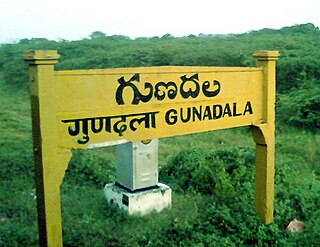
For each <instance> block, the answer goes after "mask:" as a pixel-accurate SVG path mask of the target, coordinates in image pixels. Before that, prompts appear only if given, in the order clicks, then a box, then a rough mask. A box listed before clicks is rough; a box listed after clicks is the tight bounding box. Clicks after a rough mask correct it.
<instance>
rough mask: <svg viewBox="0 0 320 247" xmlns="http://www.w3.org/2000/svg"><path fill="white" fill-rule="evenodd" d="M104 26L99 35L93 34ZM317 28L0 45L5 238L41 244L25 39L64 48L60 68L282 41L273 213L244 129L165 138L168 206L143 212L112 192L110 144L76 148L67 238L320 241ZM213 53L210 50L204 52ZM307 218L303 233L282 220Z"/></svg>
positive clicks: (243, 49) (185, 57)
mask: <svg viewBox="0 0 320 247" xmlns="http://www.w3.org/2000/svg"><path fill="white" fill-rule="evenodd" d="M97 34H99V35H97ZM319 39H320V33H319V30H318V29H317V28H315V27H314V26H313V25H312V24H306V25H302V26H294V27H288V28H283V29H281V30H268V29H265V30H261V31H257V32H251V33H247V34H239V35H231V36H209V37H195V36H189V37H184V38H174V37H172V36H170V35H166V36H164V37H161V38H159V37H154V38H150V39H145V38H144V39H136V40H130V39H128V38H126V37H118V36H104V35H101V33H95V35H92V36H91V37H90V39H85V40H81V41H74V42H68V41H59V42H54V41H47V40H42V39H41V40H39V39H34V40H21V41H20V42H19V43H18V44H7V45H2V46H0V168H1V170H0V171H1V173H0V246H37V245H38V242H37V240H38V236H37V214H36V200H35V196H36V195H35V184H34V169H33V156H32V155H33V152H32V139H31V117H30V103H29V96H28V92H27V90H26V88H27V80H26V70H25V68H26V66H25V65H24V63H23V61H22V58H21V54H22V51H24V50H28V49H58V50H59V52H60V53H61V55H62V57H61V60H60V63H59V64H58V65H57V68H58V69H67V68H68V69H74V68H99V67H117V66H119V67H120V66H142V65H193V64H195V65H230V66H246V65H253V64H254V61H253V60H252V58H251V56H250V54H251V53H252V52H253V51H254V50H257V49H273V50H275V49H279V50H280V52H281V53H282V57H281V58H280V60H279V62H278V68H277V69H278V82H277V83H278V86H279V87H278V94H277V108H276V110H277V129H276V164H275V165H276V175H275V204H274V205H275V219H274V223H272V224H271V225H268V226H265V225H263V224H261V222H260V221H259V219H258V218H257V216H256V215H255V213H254V210H253V208H254V205H253V196H254V169H255V168H254V142H253V140H252V137H251V133H250V131H249V129H248V128H236V129H230V130H221V131H214V132H206V133H201V134H194V135H186V136H180V137H173V138H166V139H161V140H160V143H159V145H160V146H159V169H160V180H161V181H162V182H164V183H167V184H169V185H170V186H171V188H172V189H173V206H172V209H171V210H169V209H167V210H164V211H163V212H161V213H160V214H151V215H148V216H146V217H143V218H139V217H133V216H128V215H126V214H125V213H123V212H120V211H119V210H117V209H116V208H114V207H113V206H110V205H109V204H107V203H106V200H105V199H104V195H103V192H102V189H103V186H104V185H105V183H109V182H113V181H114V178H115V148H114V147H108V148H100V149H93V150H85V151H74V153H73V158H72V160H71V162H70V164H69V168H68V170H67V172H66V176H65V178H64V181H63V184H62V188H61V193H62V215H63V216H62V219H63V238H64V245H65V246H121V247H122V246H132V247H135V246H250V245H252V246H319V245H320V234H319V225H320V211H319V210H318V209H319V208H320V178H319V176H320V164H319V160H320V148H319V146H320V137H319V127H320V117H319V113H320V99H319V95H320V87H319V81H320V73H319V72H320V67H319V61H320V53H318V51H319V44H320V42H319V41H320V40H319ZM204 50H205V51H206V52H203V51H204ZM295 218H296V219H298V220H300V221H303V222H304V225H305V228H304V230H303V231H302V232H300V233H295V234H291V233H288V232H287V231H286V226H287V225H288V224H289V222H290V221H291V220H293V219H295Z"/></svg>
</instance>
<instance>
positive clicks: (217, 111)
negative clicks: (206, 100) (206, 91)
mask: <svg viewBox="0 0 320 247" xmlns="http://www.w3.org/2000/svg"><path fill="white" fill-rule="evenodd" d="M212 112H213V119H218V118H221V117H222V106H221V105H213V106H212Z"/></svg>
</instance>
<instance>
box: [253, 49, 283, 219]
mask: <svg viewBox="0 0 320 247" xmlns="http://www.w3.org/2000/svg"><path fill="white" fill-rule="evenodd" d="M253 56H254V57H255V58H256V59H257V61H258V67H262V68H263V88H262V90H263V99H262V101H263V102H262V103H263V108H262V109H263V112H262V117H263V119H262V121H261V124H257V125H254V126H252V133H253V138H254V141H255V143H256V173H255V186H256V188H255V211H256V213H257V214H258V215H259V216H260V217H261V219H262V221H263V222H264V223H265V224H270V223H271V222H272V221H273V201H274V162H275V158H274V155H275V140H274V139H275V136H274V131H275V61H276V60H277V59H278V57H279V52H278V51H257V52H255V53H254V54H253Z"/></svg>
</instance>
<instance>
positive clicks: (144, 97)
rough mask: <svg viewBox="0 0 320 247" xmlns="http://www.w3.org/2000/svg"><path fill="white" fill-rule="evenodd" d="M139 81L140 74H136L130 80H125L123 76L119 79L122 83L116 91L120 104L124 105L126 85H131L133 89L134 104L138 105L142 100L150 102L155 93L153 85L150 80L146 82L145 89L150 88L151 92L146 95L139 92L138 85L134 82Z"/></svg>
mask: <svg viewBox="0 0 320 247" xmlns="http://www.w3.org/2000/svg"><path fill="white" fill-rule="evenodd" d="M139 81H140V75H139V74H134V75H133V76H132V77H131V78H130V79H129V80H128V81H125V79H124V77H123V76H122V77H120V78H119V79H118V82H119V84H120V86H119V87H118V89H117V92H116V101H117V103H118V105H124V101H123V90H124V88H125V87H130V88H131V89H132V90H133V99H132V102H131V104H133V105H138V104H139V102H140V101H142V102H148V101H149V100H150V99H151V98H152V95H153V87H152V85H151V84H150V83H148V82H146V83H145V84H144V89H149V92H148V93H147V94H146V95H143V94H141V93H140V92H139V90H138V88H137V87H136V85H134V84H133V83H132V82H139Z"/></svg>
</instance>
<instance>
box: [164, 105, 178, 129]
mask: <svg viewBox="0 0 320 247" xmlns="http://www.w3.org/2000/svg"><path fill="white" fill-rule="evenodd" d="M165 120H166V122H167V124H169V125H173V124H176V123H177V121H178V117H177V111H176V110H175V109H170V110H168V111H167V112H166V116H165Z"/></svg>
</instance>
